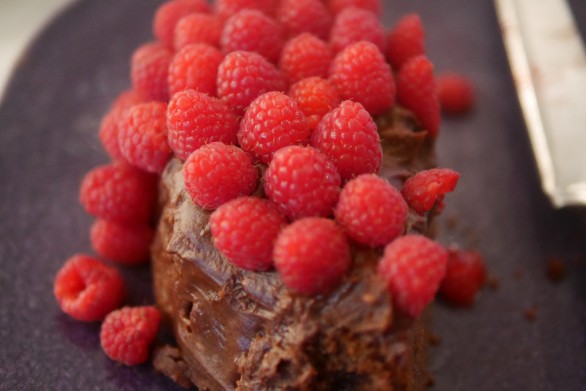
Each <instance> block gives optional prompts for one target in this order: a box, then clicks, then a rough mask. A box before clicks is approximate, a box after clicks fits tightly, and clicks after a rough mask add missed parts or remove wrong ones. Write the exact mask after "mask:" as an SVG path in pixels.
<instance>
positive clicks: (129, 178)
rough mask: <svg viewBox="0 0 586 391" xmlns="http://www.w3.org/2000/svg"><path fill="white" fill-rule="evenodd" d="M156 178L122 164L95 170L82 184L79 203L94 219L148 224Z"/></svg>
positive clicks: (108, 165)
mask: <svg viewBox="0 0 586 391" xmlns="http://www.w3.org/2000/svg"><path fill="white" fill-rule="evenodd" d="M156 185H157V182H156V177H154V176H152V175H150V174H147V173H144V172H142V171H140V170H138V169H136V168H133V167H130V166H128V165H126V164H123V163H115V164H107V165H104V166H99V167H96V168H94V169H93V170H92V171H90V172H89V173H87V174H86V176H85V177H84V178H83V181H82V182H81V189H80V201H81V204H82V205H83V206H84V208H85V210H86V211H87V212H88V213H89V214H91V215H93V216H96V217H99V218H102V219H106V220H110V221H115V222H119V223H122V224H140V223H148V222H149V220H150V217H151V212H152V210H153V207H154V204H155V200H156V197H157V187H156Z"/></svg>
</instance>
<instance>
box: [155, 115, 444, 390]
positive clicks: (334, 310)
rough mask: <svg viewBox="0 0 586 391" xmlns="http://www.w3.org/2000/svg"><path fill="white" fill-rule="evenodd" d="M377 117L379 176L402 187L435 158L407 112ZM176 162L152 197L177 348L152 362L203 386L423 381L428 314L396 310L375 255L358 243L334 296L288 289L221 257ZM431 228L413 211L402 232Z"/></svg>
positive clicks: (166, 310)
mask: <svg viewBox="0 0 586 391" xmlns="http://www.w3.org/2000/svg"><path fill="white" fill-rule="evenodd" d="M381 122H385V126H386V127H385V128H382V131H381V136H382V142H383V145H388V147H384V148H383V150H384V157H383V168H382V169H381V176H382V177H384V178H387V179H389V180H390V181H392V182H393V183H396V184H397V185H399V184H400V183H401V182H402V181H403V180H404V179H405V178H407V177H409V176H411V174H412V173H413V172H415V171H417V170H421V169H424V168H427V167H430V166H432V165H433V161H434V158H433V154H432V150H431V146H430V145H429V139H428V138H427V137H426V136H425V132H418V131H417V130H419V128H418V125H417V121H416V120H415V118H414V117H413V116H412V115H411V114H410V113H408V112H407V111H405V110H403V109H400V108H396V109H395V110H394V111H393V113H392V114H391V115H390V116H389V117H388V118H385V119H384V121H382V119H381ZM181 166H182V164H181V162H180V161H179V160H178V159H174V160H172V161H171V162H170V163H169V165H168V166H167V168H166V170H165V172H164V173H163V176H162V181H161V188H160V193H159V197H160V205H161V207H162V211H161V219H160V221H159V226H158V228H157V234H156V237H155V242H154V244H153V254H152V265H153V278H154V291H155V295H156V299H157V304H158V305H159V308H160V309H161V312H162V315H163V318H164V319H166V321H167V322H170V323H171V324H172V327H173V330H174V334H175V337H176V339H177V344H178V349H177V348H171V347H166V348H163V349H161V350H159V351H158V352H157V354H156V355H155V358H154V363H155V367H156V368H157V369H159V370H161V371H162V372H164V373H166V374H167V375H169V376H171V377H172V378H174V379H182V382H183V383H184V384H185V383H187V384H189V383H190V382H191V383H193V384H195V385H197V386H198V388H199V389H210V390H222V389H233V388H235V387H236V386H238V387H239V388H240V389H243V390H246V389H357V390H358V389H364V390H383V389H399V390H403V389H407V390H409V389H424V388H425V387H426V385H427V382H428V381H429V377H428V374H427V369H426V365H425V360H426V349H427V337H426V332H425V325H424V321H423V320H421V319H417V320H412V319H409V318H408V317H406V316H404V315H401V314H399V313H397V312H396V311H395V309H394V308H393V305H392V298H391V296H390V294H389V293H388V291H387V288H386V286H385V284H384V282H383V280H382V279H380V278H379V277H378V275H377V273H376V267H377V260H378V258H379V256H380V255H379V254H378V253H377V252H376V251H375V250H372V249H365V248H360V247H359V246H356V247H355V248H354V249H353V267H352V269H351V271H350V273H349V275H347V276H346V279H345V281H344V282H342V284H341V285H340V286H338V287H337V288H336V289H335V290H334V291H333V292H332V293H330V294H329V295H327V296H318V297H311V296H310V297H305V296H299V295H295V294H292V293H291V292H289V291H288V290H287V288H286V287H285V286H284V285H283V284H282V282H281V281H280V278H279V275H278V274H277V273H276V272H275V271H274V270H273V271H268V272H263V273H258V272H253V271H247V270H243V269H240V268H238V267H236V266H234V265H232V264H230V263H229V262H228V261H227V260H226V259H225V258H224V257H223V256H222V255H221V254H220V253H219V251H218V250H217V249H216V248H215V247H214V244H213V242H212V237H211V232H210V228H209V222H208V221H209V216H210V212H209V211H206V210H204V209H202V208H200V207H198V206H196V205H194V204H193V202H192V200H191V199H190V197H189V196H188V195H187V193H186V191H185V188H184V183H183V178H182V175H181ZM429 224H430V221H429V219H428V218H427V217H423V216H420V215H418V214H417V213H415V212H413V211H411V212H409V217H408V229H407V231H408V232H411V233H413V232H418V233H427V232H428V227H429ZM343 387H347V388H343Z"/></svg>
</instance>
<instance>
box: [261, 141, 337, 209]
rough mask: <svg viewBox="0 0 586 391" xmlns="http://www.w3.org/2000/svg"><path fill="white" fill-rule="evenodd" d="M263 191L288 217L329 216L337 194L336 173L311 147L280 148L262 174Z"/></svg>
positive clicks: (332, 166)
mask: <svg viewBox="0 0 586 391" xmlns="http://www.w3.org/2000/svg"><path fill="white" fill-rule="evenodd" d="M264 179H265V184H264V189H265V193H266V195H267V197H268V199H269V200H271V201H273V202H274V203H275V204H277V206H278V207H279V210H280V211H281V212H282V213H283V214H284V215H285V216H287V217H288V218H289V219H291V220H294V219H298V218H301V217H309V216H323V217H327V216H330V215H332V212H333V210H334V206H335V205H336V202H337V201H338V196H339V194H340V183H341V179H340V174H338V171H337V170H336V167H335V166H334V164H333V163H332V162H331V161H330V160H329V159H328V158H327V157H326V156H325V155H324V154H323V153H321V152H320V151H318V150H317V149H315V148H312V147H301V146H291V147H287V148H283V149H281V150H279V151H277V153H275V156H274V157H273V160H272V161H271V164H270V165H269V168H268V169H267V171H266V173H265V177H264Z"/></svg>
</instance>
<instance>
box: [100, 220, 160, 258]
mask: <svg viewBox="0 0 586 391" xmlns="http://www.w3.org/2000/svg"><path fill="white" fill-rule="evenodd" d="M153 236H154V232H153V230H152V228H151V227H149V226H148V225H123V224H118V223H111V222H109V221H106V220H96V222H95V223H94V224H93V225H92V229H91V231H90V239H91V242H92V247H93V249H94V250H95V251H96V252H97V253H98V254H99V255H100V256H101V257H104V258H107V259H109V260H111V261H115V262H119V263H122V264H125V265H137V264H139V263H143V262H144V261H147V260H148V259H149V255H150V249H149V247H150V245H151V241H152V240H153Z"/></svg>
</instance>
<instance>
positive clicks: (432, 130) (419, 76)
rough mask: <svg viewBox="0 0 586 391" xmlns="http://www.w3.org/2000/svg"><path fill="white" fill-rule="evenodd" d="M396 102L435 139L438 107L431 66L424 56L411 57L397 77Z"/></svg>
mask: <svg viewBox="0 0 586 391" xmlns="http://www.w3.org/2000/svg"><path fill="white" fill-rule="evenodd" d="M397 100H398V101H399V103H400V104H402V105H403V106H405V107H406V108H407V109H409V110H411V111H412V112H413V114H415V115H416V116H417V118H418V119H419V121H420V122H421V125H422V126H423V127H424V128H425V129H427V131H428V132H429V134H430V136H431V137H436V136H437V134H438V131H439V124H440V107H439V100H438V97H437V92H436V89H435V81H434V78H433V64H432V63H431V62H430V61H429V60H428V59H427V57H425V56H417V57H413V58H412V59H410V60H409V61H407V62H406V63H405V65H403V67H402V68H401V70H400V71H399V74H398V76H397Z"/></svg>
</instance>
